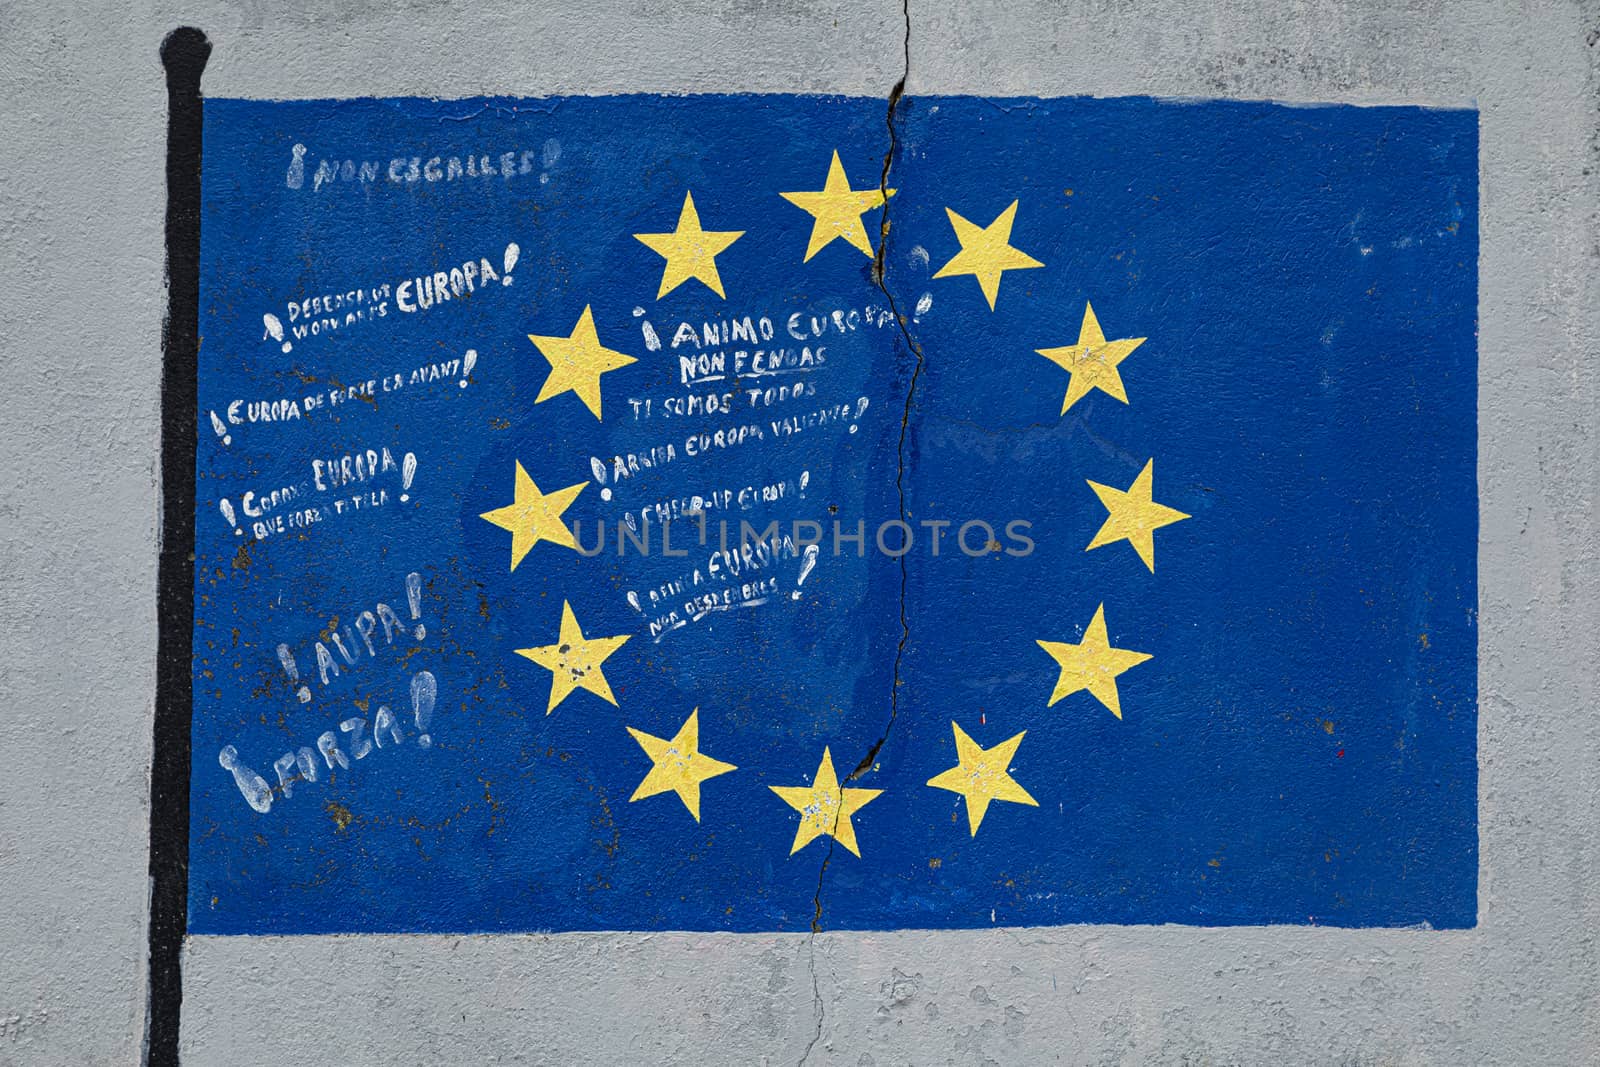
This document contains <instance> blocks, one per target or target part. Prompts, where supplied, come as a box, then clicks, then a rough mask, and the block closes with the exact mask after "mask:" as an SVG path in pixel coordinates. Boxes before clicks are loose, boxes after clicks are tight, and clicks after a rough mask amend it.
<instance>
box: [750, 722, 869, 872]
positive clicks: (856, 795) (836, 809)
mask: <svg viewBox="0 0 1600 1067" xmlns="http://www.w3.org/2000/svg"><path fill="white" fill-rule="evenodd" d="M767 788H768V789H771V790H772V791H773V792H774V793H776V794H778V795H779V796H780V797H782V798H783V802H784V803H785V804H787V805H789V806H790V807H791V808H793V809H794V810H795V811H798V812H799V813H800V829H798V830H796V831H795V834H794V847H793V848H791V849H790V850H789V855H791V856H792V855H794V854H795V853H796V852H799V851H800V850H801V849H803V848H805V847H806V846H807V845H809V844H810V843H811V842H812V841H815V840H816V839H817V838H818V837H819V836H827V837H831V838H833V839H834V840H835V841H837V842H839V844H841V845H843V846H844V847H845V848H847V849H849V850H850V851H851V852H854V853H855V854H856V855H857V856H858V857H859V856H860V855H861V850H860V849H859V848H857V847H856V830H855V826H854V824H852V823H851V822H850V816H852V815H854V814H855V813H856V812H858V811H860V810H861V809H862V808H864V807H866V806H867V804H868V803H869V802H871V801H872V800H873V799H875V798H876V797H877V796H878V795H879V794H880V793H882V792H883V790H881V789H841V788H839V776H838V775H837V774H835V773H834V771H833V756H832V755H831V754H830V753H829V752H828V750H827V749H826V748H824V749H823V750H822V762H821V763H820V764H818V765H817V774H816V777H815V778H813V779H812V780H811V785H810V787H809V788H807V787H805V786H781V785H773V786H768V787H767Z"/></svg>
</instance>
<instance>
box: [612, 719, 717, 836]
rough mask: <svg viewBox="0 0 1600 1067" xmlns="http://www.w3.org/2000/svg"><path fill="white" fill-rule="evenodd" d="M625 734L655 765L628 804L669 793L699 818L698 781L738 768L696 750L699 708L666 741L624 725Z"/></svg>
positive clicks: (698, 743)
mask: <svg viewBox="0 0 1600 1067" xmlns="http://www.w3.org/2000/svg"><path fill="white" fill-rule="evenodd" d="M628 733H630V734H632V735H633V739H634V740H635V741H637V742H639V747H640V748H642V749H644V753H645V755H647V756H649V757H650V762H651V763H653V764H655V766H653V767H651V768H650V773H649V774H647V775H645V776H644V781H642V782H640V783H639V788H638V789H635V790H634V791H633V796H631V797H629V798H628V803H630V804H631V803H633V802H634V801H635V800H643V799H644V798H645V797H653V796H655V795H656V794H658V793H666V792H669V791H670V792H673V793H676V794H678V799H679V800H681V801H683V806H684V807H686V808H688V809H689V814H690V815H693V816H694V821H695V822H699V821H700V783H701V782H703V781H705V780H706V779H707V778H715V777H716V776H717V775H719V774H727V773H728V772H729V771H733V770H738V768H737V767H735V766H734V765H733V764H731V763H723V762H722V761H721V760H715V759H712V758H711V757H710V756H707V755H706V754H705V753H703V752H701V751H700V709H699V708H695V709H694V710H693V711H691V712H690V713H689V718H688V719H686V720H685V721H684V724H683V725H682V726H681V727H679V728H678V732H677V734H676V735H675V736H674V737H673V738H672V740H670V741H667V740H664V739H662V738H659V737H655V736H653V735H651V734H647V733H645V732H644V731H643V730H635V729H634V728H633V727H631V726H630V727H628Z"/></svg>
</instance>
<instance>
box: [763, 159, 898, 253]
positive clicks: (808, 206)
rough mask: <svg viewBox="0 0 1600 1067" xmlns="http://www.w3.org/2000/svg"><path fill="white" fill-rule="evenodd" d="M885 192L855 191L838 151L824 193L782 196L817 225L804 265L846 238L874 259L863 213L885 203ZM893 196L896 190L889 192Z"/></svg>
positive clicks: (829, 169) (785, 194) (823, 188)
mask: <svg viewBox="0 0 1600 1067" xmlns="http://www.w3.org/2000/svg"><path fill="white" fill-rule="evenodd" d="M884 193H885V190H883V189H852V188H850V182H849V179H847V178H846V177H845V175H844V165H843V164H842V163H840V162H839V152H838V150H837V149H835V151H834V153H833V162H832V163H830V164H828V178H827V180H826V181H824V182H823V183H822V190H821V191H820V192H815V193H779V194H778V195H779V196H781V197H783V198H784V199H785V200H787V201H789V203H791V204H793V205H794V206H795V207H798V208H800V209H801V210H803V211H809V212H810V213H811V215H812V216H813V218H814V219H815V221H813V222H812V224H811V243H810V244H809V245H807V246H806V258H805V259H803V260H801V262H802V263H808V262H810V261H811V257H812V256H814V255H816V254H817V253H818V252H820V251H822V249H824V248H826V247H827V246H828V243H829V242H830V241H832V240H833V239H834V238H835V237H843V238H844V239H845V240H846V241H848V242H850V243H851V244H852V245H854V246H855V247H857V248H859V249H860V250H861V251H862V252H863V253H864V254H865V255H867V256H869V257H870V256H871V255H872V242H871V241H868V240H867V230H866V227H865V226H863V225H861V213H862V212H864V211H870V210H871V209H872V208H875V207H878V206H879V205H881V204H882V203H883V202H884V199H885V196H884ZM887 193H888V195H889V196H893V195H894V194H895V190H893V189H889V190H887Z"/></svg>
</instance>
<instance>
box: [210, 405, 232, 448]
mask: <svg viewBox="0 0 1600 1067" xmlns="http://www.w3.org/2000/svg"><path fill="white" fill-rule="evenodd" d="M211 428H212V429H213V430H215V431H217V436H218V437H220V438H222V443H223V444H225V445H231V444H233V438H231V437H229V436H228V427H227V426H226V425H225V424H224V423H223V421H222V420H221V419H220V418H218V417H217V413H216V412H215V411H213V412H211Z"/></svg>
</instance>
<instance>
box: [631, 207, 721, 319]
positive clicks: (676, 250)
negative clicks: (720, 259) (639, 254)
mask: <svg viewBox="0 0 1600 1067" xmlns="http://www.w3.org/2000/svg"><path fill="white" fill-rule="evenodd" d="M633 236H634V238H635V239H636V240H638V241H640V242H641V243H643V244H644V245H646V246H647V247H649V248H650V249H651V250H653V251H654V252H655V253H656V254H657V255H659V256H661V257H662V258H664V259H665V260H666V261H667V265H666V267H665V268H664V269H663V270H662V272H661V288H660V290H659V291H657V293H656V299H657V300H660V299H661V298H662V297H664V296H666V295H667V294H668V293H670V292H672V290H674V289H676V288H677V287H678V286H680V285H682V284H683V283H684V282H686V281H688V280H689V279H690V278H698V279H699V280H700V281H701V282H702V283H703V284H704V285H705V286H706V287H707V288H708V289H710V290H711V291H712V292H713V293H716V294H717V295H718V296H720V297H722V298H723V299H724V300H726V299H727V298H728V294H726V293H724V292H723V291H722V278H721V276H720V275H718V274H717V253H719V252H721V251H723V250H724V249H726V248H727V247H728V246H729V245H731V244H733V242H735V241H737V240H738V239H739V238H741V237H743V236H744V231H743V230H702V229H701V228H700V213H699V212H698V211H696V210H695V209H694V194H692V193H684V194H683V210H682V211H681V212H679V214H678V228H677V229H676V230H674V231H672V232H671V233H636V234H634V235H633Z"/></svg>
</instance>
